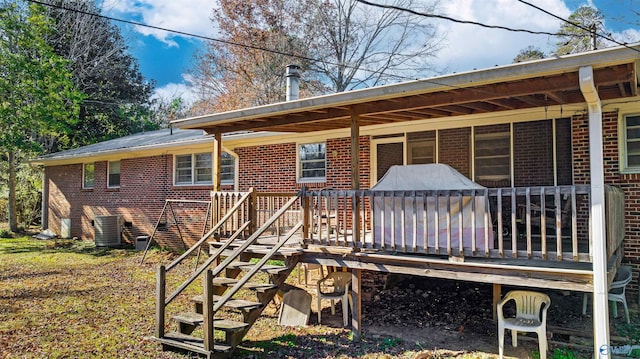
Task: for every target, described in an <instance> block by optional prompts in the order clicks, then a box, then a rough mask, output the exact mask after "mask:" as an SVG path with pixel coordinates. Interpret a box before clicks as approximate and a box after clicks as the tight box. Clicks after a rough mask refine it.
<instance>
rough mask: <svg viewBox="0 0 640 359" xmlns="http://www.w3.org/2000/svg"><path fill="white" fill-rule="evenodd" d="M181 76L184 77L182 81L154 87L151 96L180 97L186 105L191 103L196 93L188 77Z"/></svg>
mask: <svg viewBox="0 0 640 359" xmlns="http://www.w3.org/2000/svg"><path fill="white" fill-rule="evenodd" d="M183 78H184V79H185V82H184V83H179V84H178V83H168V84H166V85H164V86H162V87H158V88H156V89H155V91H154V92H153V95H152V98H158V99H163V100H172V99H175V98H178V97H180V98H181V99H182V101H183V102H184V103H185V104H186V105H187V106H189V105H192V104H193V103H194V102H195V101H196V100H197V99H198V95H197V94H196V92H195V89H194V88H193V86H191V84H190V81H189V79H188V77H187V76H183Z"/></svg>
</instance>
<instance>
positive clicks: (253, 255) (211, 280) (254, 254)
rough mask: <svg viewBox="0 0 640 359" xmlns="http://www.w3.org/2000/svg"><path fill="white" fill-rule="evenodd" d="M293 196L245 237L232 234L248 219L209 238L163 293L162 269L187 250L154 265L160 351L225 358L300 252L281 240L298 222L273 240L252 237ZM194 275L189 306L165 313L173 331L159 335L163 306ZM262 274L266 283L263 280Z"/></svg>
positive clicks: (281, 212) (240, 230) (275, 290)
mask: <svg viewBox="0 0 640 359" xmlns="http://www.w3.org/2000/svg"><path fill="white" fill-rule="evenodd" d="M297 199H298V197H294V198H292V199H291V200H290V201H289V202H288V203H287V204H286V205H285V206H283V207H282V208H281V209H280V210H279V211H278V212H277V213H276V214H275V215H274V216H273V217H272V218H270V219H269V220H268V221H267V222H266V223H265V224H264V225H263V226H261V227H260V228H259V229H258V230H257V231H256V232H255V233H253V234H251V235H250V236H249V238H248V239H246V240H237V238H238V237H240V235H241V234H242V233H243V232H244V231H245V229H246V228H248V227H249V226H250V223H244V224H243V225H241V226H240V227H239V228H238V229H237V231H236V232H234V233H233V234H232V235H231V236H230V237H229V238H228V239H225V240H221V241H210V242H209V245H210V248H211V249H210V253H211V256H210V257H209V258H208V259H207V260H206V261H205V263H204V264H203V265H202V266H201V267H200V268H198V269H197V270H196V271H195V273H194V274H193V275H192V276H191V277H190V278H189V279H187V280H186V281H185V282H184V283H183V284H182V285H181V286H180V287H179V288H178V289H176V290H175V291H174V292H173V293H172V294H170V295H169V296H166V292H165V286H166V272H167V271H168V270H169V269H171V268H173V267H174V266H175V265H176V264H177V263H176V262H178V261H180V260H182V259H184V258H183V257H186V255H187V254H188V253H189V251H188V252H187V253H185V254H184V255H182V256H181V257H180V258H178V259H177V260H176V261H174V262H173V263H172V264H171V265H169V266H167V267H166V268H165V267H164V266H160V267H159V268H158V274H157V283H156V286H157V288H156V292H157V293H156V294H157V295H156V322H157V323H156V324H157V326H156V335H155V336H154V337H153V340H155V341H158V342H160V343H161V344H162V348H163V350H186V351H189V352H194V353H198V354H200V355H203V356H205V357H206V358H227V357H229V356H230V355H231V354H232V353H233V351H234V349H235V348H236V347H237V346H238V345H239V344H240V343H241V342H242V340H243V338H244V336H245V335H246V334H247V332H248V331H249V330H250V329H251V326H252V325H253V324H254V323H255V321H256V320H257V319H258V318H259V317H260V315H261V314H262V312H263V311H264V309H265V308H266V306H267V304H268V303H269V302H270V301H271V300H272V299H273V297H274V296H275V295H276V294H277V293H278V291H279V290H280V288H281V287H282V286H283V285H284V283H285V281H286V279H287V277H288V276H289V274H290V273H291V271H292V270H293V268H295V266H296V264H297V262H298V258H299V254H301V253H302V249H301V247H299V246H298V247H297V248H296V247H291V246H290V245H288V244H287V243H288V242H289V239H291V238H292V237H293V235H294V234H295V233H296V232H298V231H299V230H300V229H301V228H302V222H300V223H298V224H296V225H295V226H294V227H293V228H292V229H291V230H290V231H289V232H288V233H287V234H286V236H285V237H284V238H283V239H282V240H280V241H277V242H276V243H272V244H269V245H266V244H259V240H258V239H259V238H260V236H261V234H262V233H263V232H265V231H266V230H267V229H268V227H269V226H270V225H271V224H272V223H274V222H275V221H276V220H277V219H278V218H279V217H280V215H282V214H283V213H284V212H285V211H286V209H287V208H288V207H289V206H290V205H291V204H293V203H294V202H295V200H297ZM228 218H230V216H229V215H227V216H225V217H224V218H223V220H221V222H223V221H225V220H227V219H228ZM221 226H222V224H217V225H216V226H214V228H213V229H212V231H211V232H210V233H211V234H213V233H214V230H215V229H216V228H221ZM211 237H212V236H211V235H209V236H207V235H205V236H204V237H203V239H201V240H200V241H198V243H196V245H194V247H196V246H200V245H202V243H203V242H204V240H208V239H210V238H211ZM285 245H286V246H285ZM194 247H192V248H194ZM190 250H191V249H190ZM274 260H277V262H274ZM273 263H277V264H273ZM259 273H264V274H263V275H262V278H263V279H262V280H256V279H255V276H256V275H257V274H259ZM199 276H202V280H203V282H202V283H203V284H202V287H203V293H202V294H201V295H197V296H195V297H193V298H191V299H190V303H191V308H190V310H185V311H182V312H179V313H176V314H174V315H172V316H171V319H172V320H173V322H175V323H176V328H177V330H176V331H173V332H168V333H165V331H164V330H165V314H166V313H165V312H166V307H167V305H168V304H169V303H171V302H172V301H173V299H175V298H176V297H177V296H178V295H179V294H180V293H182V291H183V290H184V289H185V288H186V287H187V286H188V285H189V284H191V283H192V282H193V280H195V279H196V278H197V277H199ZM264 276H266V277H267V278H268V281H266V280H264ZM252 279H253V281H251V280H252ZM243 289H244V291H243V292H244V293H245V294H244V297H245V298H238V293H239V291H240V290H243ZM246 291H250V292H252V293H253V294H251V296H253V297H254V299H251V298H249V300H247V298H246V297H247V296H246V293H247V292H246Z"/></svg>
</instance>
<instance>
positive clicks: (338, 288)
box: [316, 272, 351, 327]
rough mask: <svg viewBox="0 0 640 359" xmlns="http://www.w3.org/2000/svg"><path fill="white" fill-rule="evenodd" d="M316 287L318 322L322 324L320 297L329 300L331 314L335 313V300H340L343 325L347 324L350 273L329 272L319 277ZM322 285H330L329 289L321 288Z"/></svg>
mask: <svg viewBox="0 0 640 359" xmlns="http://www.w3.org/2000/svg"><path fill="white" fill-rule="evenodd" d="M316 286H317V289H318V324H322V315H321V314H320V313H321V312H322V306H321V303H320V301H321V300H322V299H330V300H331V314H332V315H335V314H336V309H335V306H334V305H335V301H336V300H342V319H343V322H344V326H345V327H346V326H347V323H348V319H349V299H350V293H349V287H350V286H351V273H349V272H331V273H329V274H327V276H326V277H324V278H322V279H320V280H319V281H318V283H317V284H316ZM323 287H325V288H326V287H331V288H330V291H325V290H323Z"/></svg>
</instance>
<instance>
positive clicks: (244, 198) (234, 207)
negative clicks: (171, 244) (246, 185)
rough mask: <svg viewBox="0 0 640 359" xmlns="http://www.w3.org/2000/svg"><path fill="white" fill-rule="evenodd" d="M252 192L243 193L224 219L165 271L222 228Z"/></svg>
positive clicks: (168, 269) (167, 269) (167, 268)
mask: <svg viewBox="0 0 640 359" xmlns="http://www.w3.org/2000/svg"><path fill="white" fill-rule="evenodd" d="M252 192H253V189H251V190H250V191H249V192H247V193H245V194H244V195H243V196H242V197H241V198H240V200H239V201H238V202H236V204H235V205H234V206H233V207H232V208H231V209H230V210H229V212H227V214H225V215H224V217H222V219H220V221H218V223H216V224H215V225H214V226H213V227H212V228H211V230H209V232H207V233H206V234H205V235H204V236H202V238H200V240H199V241H198V242H196V244H194V245H193V246H191V248H189V249H188V250H187V251H186V252H184V253H183V254H182V255H181V256H180V257H178V258H177V259H176V260H174V261H173V262H171V264H169V265H168V266H167V267H166V271H167V272H168V271H170V270H171V269H172V268H174V267H175V266H177V265H178V264H180V262H182V261H183V260H184V259H185V258H186V257H187V256H189V255H190V254H191V253H193V251H195V250H196V249H197V248H199V247H200V246H201V245H202V244H203V243H204V242H205V241H206V240H208V239H209V238H210V237H211V236H212V235H213V234H214V233H216V231H217V230H218V229H220V227H222V225H223V224H224V223H225V222H226V221H227V220H228V219H229V218H231V216H233V215H234V214H235V212H237V211H238V209H240V207H241V206H242V205H243V204H244V202H245V201H247V199H249V198H250V197H251V193H252Z"/></svg>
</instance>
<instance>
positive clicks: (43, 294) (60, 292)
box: [0, 286, 106, 300]
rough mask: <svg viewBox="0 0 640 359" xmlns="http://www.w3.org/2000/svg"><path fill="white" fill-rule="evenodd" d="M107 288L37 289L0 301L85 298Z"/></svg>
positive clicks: (2, 297) (1, 297)
mask: <svg viewBox="0 0 640 359" xmlns="http://www.w3.org/2000/svg"><path fill="white" fill-rule="evenodd" d="M102 288H106V286H102V287H98V288H91V289H71V290H70V289H68V288H54V289H51V288H36V289H29V290H25V289H21V290H16V291H14V293H13V294H9V295H0V300H4V299H6V300H32V299H49V298H58V297H60V296H75V297H85V296H87V295H90V294H91V293H92V292H95V291H100V290H101V289H102Z"/></svg>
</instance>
